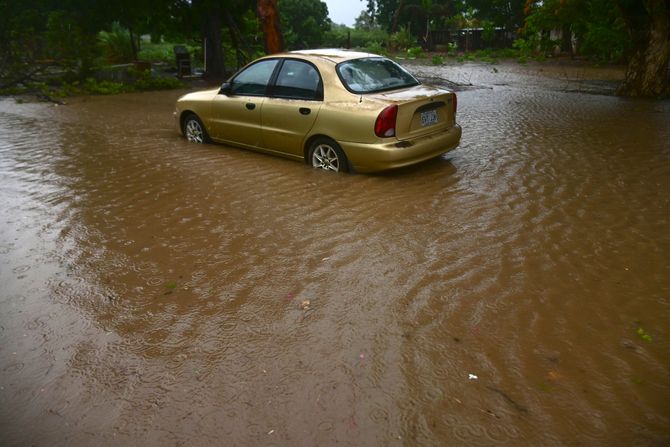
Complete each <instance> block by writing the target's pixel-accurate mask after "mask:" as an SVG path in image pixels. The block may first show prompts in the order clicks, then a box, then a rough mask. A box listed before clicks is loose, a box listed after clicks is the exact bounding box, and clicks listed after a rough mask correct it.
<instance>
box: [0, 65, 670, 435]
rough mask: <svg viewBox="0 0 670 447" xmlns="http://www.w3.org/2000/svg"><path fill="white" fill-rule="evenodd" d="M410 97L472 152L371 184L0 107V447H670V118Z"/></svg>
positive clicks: (132, 113) (580, 106)
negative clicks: (442, 119)
mask: <svg viewBox="0 0 670 447" xmlns="http://www.w3.org/2000/svg"><path fill="white" fill-rule="evenodd" d="M416 70H417V71H419V72H421V73H423V75H425V76H433V77H446V78H450V79H454V80H456V81H460V82H462V81H463V80H467V81H468V83H473V84H475V85H477V86H479V87H482V88H476V89H469V90H465V91H461V92H459V113H458V119H459V121H460V123H461V124H462V125H463V140H462V144H461V146H460V148H459V149H457V150H455V151H453V152H451V153H449V154H447V155H446V156H443V157H442V158H440V159H436V160H433V161H430V162H427V163H423V164H421V165H419V166H415V167H413V168H410V169H404V170H401V171H397V172H392V173H389V174H384V175H377V176H366V175H337V174H330V173H325V172H320V171H316V170H313V169H311V168H309V167H307V166H305V165H302V164H300V163H296V162H293V161H287V160H283V159H280V158H274V157H271V156H267V155H261V154H257V153H253V152H248V151H243V150H238V149H234V148H229V147H225V146H216V145H204V146H202V145H194V144H190V143H187V142H186V141H185V140H184V139H183V138H180V137H179V135H177V134H176V133H175V131H174V130H173V125H172V110H173V103H174V100H175V99H176V98H177V96H179V95H180V94H181V93H183V92H167V93H166V92H157V93H144V94H129V95H119V96H113V97H91V98H79V99H75V100H72V102H71V103H70V104H69V105H67V106H61V107H56V106H54V105H49V104H35V103H32V104H17V103H16V102H15V100H13V99H9V98H7V99H3V100H1V101H0V187H1V189H0V200H1V204H2V207H1V208H0V284H1V290H0V306H1V309H2V313H1V320H0V336H1V337H2V343H1V345H0V369H1V379H0V444H2V445H4V446H14V445H17V446H19V445H37V446H57V445H67V446H89V445H105V446H112V445H156V446H163V445H189V446H199V445H231V446H247V445H267V446H273V445H276V446H317V445H323V446H327V445H350V446H364V445H392V446H393V445H406V446H414V445H424V446H431V445H450V446H451V445H464V446H465V445H467V446H479V445H482V446H490V445H509V446H524V445H528V446H531V445H532V446H537V445H543V446H547V445H559V446H560V445H566V446H577V445H588V446H592V445H593V446H612V445H622V446H632V445H641V446H661V445H669V444H670V144H669V143H668V141H670V103H669V102H667V101H665V102H664V101H646V100H628V99H621V98H616V97H613V96H605V95H594V94H584V93H577V92H575V90H579V89H580V88H581V87H582V86H585V85H587V84H589V83H588V82H586V81H584V79H585V78H584V76H582V80H580V79H578V78H575V79H577V80H574V79H568V77H567V76H565V77H563V76H562V75H559V76H554V77H552V76H539V77H538V76H536V75H534V74H532V73H530V72H528V71H527V70H526V69H522V68H514V66H513V65H511V66H507V65H504V64H503V65H500V66H498V67H497V68H496V70H492V67H491V66H480V65H474V64H468V65H464V66H458V67H445V68H439V69H438V68H433V67H416ZM582 81H584V82H582ZM575 87H577V88H575Z"/></svg>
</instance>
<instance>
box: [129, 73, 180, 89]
mask: <svg viewBox="0 0 670 447" xmlns="http://www.w3.org/2000/svg"><path fill="white" fill-rule="evenodd" d="M131 74H132V75H133V76H134V78H135V82H134V83H133V84H132V87H133V88H134V89H135V90H140V91H144V90H170V89H176V88H182V87H183V86H184V85H183V84H182V82H181V81H180V80H179V79H176V78H173V77H165V76H163V77H161V76H153V75H152V74H151V71H148V70H147V71H136V70H133V71H131Z"/></svg>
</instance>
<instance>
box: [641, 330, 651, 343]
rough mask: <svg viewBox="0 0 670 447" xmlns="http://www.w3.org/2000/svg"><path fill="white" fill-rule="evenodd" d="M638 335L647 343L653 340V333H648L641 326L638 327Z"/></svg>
mask: <svg viewBox="0 0 670 447" xmlns="http://www.w3.org/2000/svg"><path fill="white" fill-rule="evenodd" d="M637 335H639V336H640V338H641V339H642V340H644V341H646V342H647V343H651V340H652V338H651V335H649V334H647V331H645V330H644V329H642V328H641V327H638V328H637Z"/></svg>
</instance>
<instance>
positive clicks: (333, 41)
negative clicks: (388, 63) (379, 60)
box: [323, 25, 388, 54]
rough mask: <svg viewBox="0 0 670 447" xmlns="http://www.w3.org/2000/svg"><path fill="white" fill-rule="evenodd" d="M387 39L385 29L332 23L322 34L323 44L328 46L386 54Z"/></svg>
mask: <svg viewBox="0 0 670 447" xmlns="http://www.w3.org/2000/svg"><path fill="white" fill-rule="evenodd" d="M387 41H388V34H387V33H386V31H384V30H382V29H379V28H371V29H351V28H347V27H346V26H343V25H333V26H331V29H330V30H329V31H327V32H326V33H325V34H324V40H323V45H324V46H326V47H330V48H347V46H351V48H358V49H361V50H365V51H369V52H370V53H376V54H386V53H387V50H386V48H385V45H386V42H387Z"/></svg>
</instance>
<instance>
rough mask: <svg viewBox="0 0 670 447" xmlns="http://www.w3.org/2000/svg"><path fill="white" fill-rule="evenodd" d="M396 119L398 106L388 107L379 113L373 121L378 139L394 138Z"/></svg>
mask: <svg viewBox="0 0 670 447" xmlns="http://www.w3.org/2000/svg"><path fill="white" fill-rule="evenodd" d="M397 117H398V106H397V105H395V104H394V105H392V106H388V107H387V108H385V109H384V110H382V111H381V112H380V113H379V116H377V121H375V135H377V136H378V137H382V138H383V137H392V136H395V121H396V118H397Z"/></svg>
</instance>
